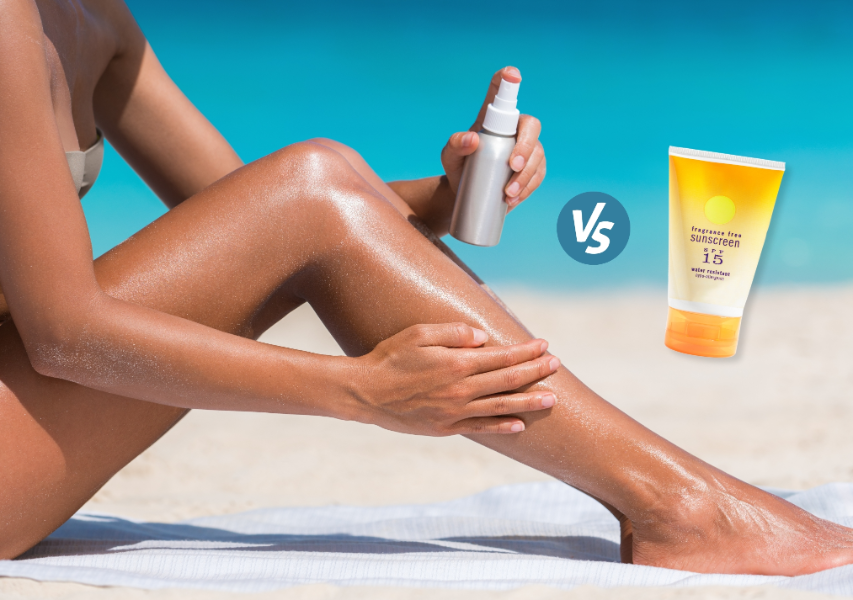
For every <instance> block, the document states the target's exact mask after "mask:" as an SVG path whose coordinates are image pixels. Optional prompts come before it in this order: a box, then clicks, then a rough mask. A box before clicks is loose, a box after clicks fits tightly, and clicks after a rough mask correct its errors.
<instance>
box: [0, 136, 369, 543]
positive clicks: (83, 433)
mask: <svg viewBox="0 0 853 600" xmlns="http://www.w3.org/2000/svg"><path fill="white" fill-rule="evenodd" d="M325 152H326V154H325V155H324V154H323V153H321V154H320V155H318V154H317V153H316V152H315V150H313V149H312V148H311V147H309V148H308V149H307V150H306V148H305V145H301V146H300V145H297V146H296V147H291V148H289V149H285V150H283V151H280V152H278V153H276V154H275V155H272V156H271V157H267V158H266V159H262V160H261V161H257V162H256V163H253V164H251V165H248V166H246V167H244V168H242V169H240V170H238V171H236V172H235V173H233V174H231V175H229V176H228V177H226V178H224V179H223V180H220V181H219V182H217V183H216V184H214V185H213V186H211V187H210V188H208V189H207V190H205V191H203V192H201V193H200V194H198V195H197V196H195V197H193V198H190V199H189V200H187V201H186V202H185V203H184V204H182V205H180V206H178V207H177V208H175V209H173V210H172V211H170V212H169V213H167V214H166V215H164V216H163V217H161V218H160V219H158V220H157V221H155V222H154V223H152V224H151V225H149V226H148V227H146V228H145V229H143V230H142V231H140V232H139V233H137V234H136V235H134V236H133V237H132V238H130V239H129V240H127V241H126V242H124V243H123V244H121V245H120V246H118V247H117V248H115V249H113V250H112V251H110V252H109V253H107V254H105V255H104V256H102V257H100V258H99V259H98V260H96V261H95V268H96V273H97V277H98V280H99V282H100V284H101V286H102V287H103V289H104V290H105V291H106V292H107V293H109V294H110V295H112V296H115V297H118V298H122V299H125V300H128V301H131V302H134V303H137V304H141V305H145V306H148V307H151V308H154V309H157V310H160V311H163V312H167V313H171V314H174V315H177V316H181V317H184V318H186V319H191V320H193V321H196V322H199V323H202V324H205V325H208V326H210V327H213V328H216V329H219V330H222V331H226V332H230V333H233V334H235V335H241V336H246V337H257V336H258V335H260V333H262V332H263V331H264V330H265V329H266V328H267V327H269V326H270V325H271V324H273V323H275V322H276V321H277V320H279V319H280V318H282V317H283V316H284V315H285V314H287V313H288V312H289V311H291V310H293V309H294V308H296V307H297V306H299V305H300V304H301V303H302V302H303V300H302V299H301V298H299V297H297V296H295V295H293V294H292V293H290V292H288V290H287V286H284V285H283V282H285V281H287V280H288V279H291V278H293V277H294V276H295V275H296V274H298V273H299V272H301V271H302V270H304V269H306V268H310V264H311V261H310V257H311V256H313V253H314V250H312V248H311V244H310V239H311V238H310V235H308V234H306V231H307V230H306V227H308V226H309V225H310V222H309V221H310V215H311V214H312V213H311V210H310V206H311V202H315V199H312V198H309V199H307V200H306V198H305V197H304V194H302V192H301V191H300V187H305V185H304V184H305V177H306V175H305V171H306V168H307V167H306V163H311V162H312V161H313V162H314V163H316V162H318V161H320V162H322V161H323V160H325V159H329V158H331V159H332V162H335V161H334V157H335V156H338V157H339V155H337V154H336V153H333V152H331V151H328V150H325ZM332 154H334V156H331V157H330V156H327V155H332ZM339 162H342V161H339ZM309 166H310V165H309ZM315 166H316V165H315ZM340 166H341V165H340V164H334V165H329V164H327V165H325V168H326V171H323V170H322V169H321V172H320V173H319V174H317V173H315V175H317V176H318V177H319V176H331V175H335V176H342V177H346V176H347V173H346V172H345V171H340V170H339V169H338V167H340ZM332 167H334V169H338V170H337V171H335V172H334V173H332V172H331V171H330V170H329V169H332ZM359 179H360V178H359ZM309 183H310V182H309ZM314 183H316V182H314ZM282 190H285V191H282ZM306 222H309V223H308V224H307V225H306ZM184 414H186V411H185V410H183V409H179V408H173V407H169V406H163V405H159V404H154V403H149V402H142V401H138V400H132V399H128V398H124V397H120V396H115V395H111V394H108V393H104V392H99V391H95V390H91V389H88V388H84V387H82V386H79V385H76V384H74V383H71V382H68V381H63V380H58V379H51V378H49V377H44V376H41V375H39V374H38V373H36V372H35V371H34V370H33V369H32V367H31V366H30V362H29V360H28V357H27V355H26V352H25V350H24V347H23V344H22V342H21V339H20V337H19V336H18V332H17V330H16V328H15V324H14V322H13V321H7V322H6V323H4V324H2V325H0V515H2V518H0V558H8V557H12V556H16V555H18V554H20V553H21V552H23V551H25V550H26V549H27V548H29V547H30V546H32V545H33V544H35V543H36V542H38V541H39V540H40V539H42V538H43V537H44V536H46V535H47V534H49V533H50V532H51V531H53V529H55V528H56V527H58V526H59V525H60V524H61V523H63V522H64V521H65V520H66V519H67V518H69V517H70V516H71V515H72V514H73V513H74V512H75V511H76V510H77V509H78V508H79V507H80V506H82V504H83V503H85V502H86V501H87V500H88V499H89V498H90V497H91V496H92V495H93V494H94V493H95V492H96V491H97V490H98V489H99V488H100V487H101V486H103V485H104V483H106V482H107V481H108V480H109V479H110V478H111V477H112V476H113V475H114V474H115V473H116V472H117V471H118V470H120V469H121V468H122V467H123V466H125V465H126V464H127V463H128V462H129V461H131V460H132V459H133V458H134V457H136V456H137V455H138V454H139V453H140V452H142V451H143V450H144V449H145V448H147V447H148V446H150V445H151V444H152V443H154V442H155V441H156V440H157V439H158V438H159V437H160V436H162V435H163V434H164V433H165V432H166V431H168V430H169V429H170V428H171V427H172V426H174V424H175V423H177V421H178V420H180V418H181V417H182V416H183V415H184Z"/></svg>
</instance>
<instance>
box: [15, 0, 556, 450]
mask: <svg viewBox="0 0 853 600" xmlns="http://www.w3.org/2000/svg"><path fill="white" fill-rule="evenodd" d="M50 76H51V73H50V70H49V67H48V65H47V62H46V59H45V38H44V34H43V31H42V27H41V22H40V17H39V13H38V10H37V8H36V6H35V3H34V2H33V0H0V140H2V143H0V285H2V289H3V291H4V292H5V296H6V300H7V302H8V305H9V310H10V313H11V316H12V318H13V320H14V323H15V326H17V328H18V331H19V332H20V335H21V338H22V340H23V342H24V345H25V348H26V351H27V354H28V356H29V358H30V361H31V363H32V365H33V367H34V368H35V369H36V370H37V371H38V372H39V373H41V374H43V375H46V376H49V377H56V378H60V379H66V380H69V381H73V382H76V383H79V384H81V385H84V386H86V387H90V388H93V389H98V390H103V391H107V392H111V393H114V394H120V395H123V396H127V397H131V398H137V399H140V400H147V401H151V402H157V403H160V404H167V405H173V406H179V407H186V408H208V409H228V410H250V411H259V412H287V413H297V414H315V415H326V416H334V417H338V418H344V419H356V420H360V421H366V422H375V420H374V419H375V418H377V415H380V414H382V415H383V418H384V419H385V421H384V422H385V423H393V422H395V420H394V419H395V418H396V417H393V416H392V417H391V419H390V421H389V420H388V419H389V408H388V406H387V405H386V406H381V405H380V404H381V403H386V404H387V403H388V402H391V403H392V404H393V403H394V402H396V403H397V405H400V406H403V407H405V406H409V405H410V404H411V402H409V400H408V399H413V400H415V401H416V403H419V404H420V405H421V407H422V410H421V411H420V412H419V413H418V414H420V415H421V418H420V419H416V420H414V421H411V419H410V420H409V421H407V420H406V416H405V414H404V413H405V410H403V411H402V412H400V411H397V410H396V409H394V410H391V411H390V412H391V413H392V414H397V415H398V416H399V417H400V418H399V419H398V420H397V421H396V422H398V423H399V427H400V428H401V429H404V430H410V431H412V432H418V433H431V434H433V435H437V434H449V433H464V432H467V431H469V430H470V431H476V430H478V429H481V428H482V427H483V426H484V422H483V421H484V420H483V419H479V420H477V419H470V418H466V419H465V422H464V423H463V424H462V425H459V423H460V422H462V420H463V419H461V418H457V417H461V416H463V413H465V412H466V409H465V403H466V402H468V401H470V400H471V399H473V398H468V400H464V401H463V397H462V396H472V395H474V396H477V397H479V396H483V395H486V394H489V393H494V392H485V391H482V390H483V389H485V388H486V387H494V385H493V384H494V380H495V379H496V378H500V377H505V378H506V380H507V381H513V382H514V383H520V384H522V385H523V383H525V382H529V381H534V380H535V379H538V378H540V377H542V376H544V375H546V374H547V373H548V372H550V371H547V364H548V358H547V357H543V359H539V360H535V359H538V357H540V356H541V355H542V353H543V351H544V347H542V344H541V340H540V341H534V342H531V343H527V344H520V345H517V346H513V347H509V348H507V347H504V348H483V349H477V350H473V349H471V350H462V348H474V347H476V346H479V345H481V344H482V343H483V342H484V341H485V334H482V332H479V333H478V332H477V331H476V330H474V329H472V328H470V327H468V326H466V325H460V326H458V327H456V326H438V325H436V326H425V327H426V329H425V330H419V331H416V332H414V333H412V332H408V333H407V332H405V331H404V332H402V333H401V334H398V335H397V336H394V337H392V338H390V339H389V340H388V341H387V342H383V344H382V345H380V346H381V347H377V349H376V352H375V353H371V355H372V356H371V357H370V360H362V359H350V358H346V357H327V356H319V355H314V354H309V353H305V352H299V351H295V350H289V349H285V348H279V347H276V346H270V345H266V344H262V343H258V342H255V341H252V340H247V339H244V338H241V337H238V336H234V335H229V334H226V333H223V332H220V331H217V330H214V329H212V328H208V327H205V326H202V325H199V324H197V323H194V322H192V321H188V320H185V319H181V318H179V317H175V316H171V315H169V314H166V313H162V312H158V311H155V310H151V309H148V308H145V307H142V306H139V305H135V304H132V303H129V302H125V301H122V300H118V299H115V298H112V297H110V296H108V295H106V294H105V293H104V292H103V291H102V290H101V288H100V287H99V285H98V282H97V280H96V277H95V272H94V268H93V260H92V248H91V244H90V242H89V235H88V230H87V226H86V220H85V218H84V215H83V210H82V207H81V205H80V202H79V200H78V198H77V194H76V190H75V187H74V184H73V181H72V178H71V173H70V171H69V168H68V164H67V162H66V158H65V153H64V150H63V147H62V143H61V140H60V136H59V132H58V128H57V125H56V120H55V117H54V112H53V105H52V96H51V89H50ZM8 115H14V118H9V117H8ZM131 121H132V119H131ZM126 127H127V129H128V130H138V126H137V125H136V124H134V123H132V122H129V123H127V124H126ZM152 127H155V128H156V127H158V126H157V125H156V124H153V125H152ZM143 154H144V153H143ZM212 172H213V170H212V169H211V170H210V171H208V173H212ZM169 179H170V178H169V177H166V178H164V180H169ZM195 206H196V210H197V209H198V206H199V205H195ZM185 208H187V207H186V205H185V206H181V207H180V208H178V209H177V210H181V209H185ZM155 226H156V225H155ZM191 234H192V232H187V235H191ZM4 327H5V325H4ZM422 329H423V328H422ZM478 336H479V337H478ZM448 347H455V348H459V350H451V349H450V348H448ZM509 359H511V362H510V363H509V364H513V363H517V366H515V367H509V368H508V369H501V367H502V366H505V365H506V364H508V363H507V360H509ZM461 361H466V364H471V365H474V364H475V363H476V369H477V372H478V373H487V372H488V373H489V375H490V376H491V375H492V372H494V377H492V378H491V381H490V385H489V386H484V385H483V384H481V383H478V382H481V381H482V378H480V379H478V378H477V377H473V376H466V377H460V376H459V369H458V365H459V364H461ZM368 365H372V366H371V367H370V368H369V369H368ZM543 368H545V369H546V371H547V372H543V371H542V369H543ZM365 370H367V371H369V372H368V373H367V375H366V376H365ZM507 370H509V371H511V373H509V374H510V375H513V376H512V377H506V375H507V373H504V371H507ZM389 384H390V385H391V388H392V392H390V393H388V394H383V395H382V397H381V398H380V397H377V396H376V395H375V393H374V392H376V390H377V389H380V388H378V387H377V385H384V386H388V385H389ZM359 386H368V388H367V389H365V388H364V387H362V388H359ZM451 389H454V390H456V391H455V393H453V394H451V393H450V392H449V391H448V390H451ZM513 389H514V388H513ZM460 391H462V392H464V394H460V393H459V392H460ZM395 397H396V399H395ZM366 398H371V399H377V404H371V403H370V402H366V400H365V399H366ZM448 399H452V401H449V400H448ZM525 400H526V401H527V402H528V403H529V401H530V400H529V398H527V399H525ZM423 406H426V407H427V408H429V410H426V411H424V410H423ZM517 407H518V408H521V407H522V405H521V404H520V403H519V404H518V405H517ZM513 408H516V405H513ZM538 408H541V407H537V409H538ZM470 412H471V411H470V410H468V411H467V413H466V415H467V416H470ZM512 412H518V410H512V409H510V410H509V411H507V407H506V405H505V406H504V408H503V409H502V412H500V414H504V415H506V414H509V413H512ZM454 419H455V420H454ZM451 421H453V422H451ZM517 423H520V421H519V420H518V419H515V418H512V417H506V418H504V419H493V420H490V421H489V423H488V430H489V431H502V432H507V433H509V432H510V431H511V427H512V425H513V424H517Z"/></svg>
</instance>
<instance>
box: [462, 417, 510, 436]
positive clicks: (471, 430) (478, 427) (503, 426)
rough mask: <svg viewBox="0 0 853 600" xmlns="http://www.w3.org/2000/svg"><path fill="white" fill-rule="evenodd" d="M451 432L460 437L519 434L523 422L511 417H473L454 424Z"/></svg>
mask: <svg viewBox="0 0 853 600" xmlns="http://www.w3.org/2000/svg"><path fill="white" fill-rule="evenodd" d="M451 431H452V432H453V433H458V434H461V435H477V434H480V433H499V434H506V433H521V432H522V431H524V421H522V420H521V419H513V418H511V417H474V418H471V419H463V420H462V421H459V422H458V423H456V424H454V425H453V426H452V427H451Z"/></svg>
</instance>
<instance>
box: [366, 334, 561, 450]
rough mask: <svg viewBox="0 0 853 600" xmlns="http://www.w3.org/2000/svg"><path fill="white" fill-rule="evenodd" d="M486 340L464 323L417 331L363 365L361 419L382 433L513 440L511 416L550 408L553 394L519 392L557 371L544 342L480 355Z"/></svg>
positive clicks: (519, 425)
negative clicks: (491, 435)
mask: <svg viewBox="0 0 853 600" xmlns="http://www.w3.org/2000/svg"><path fill="white" fill-rule="evenodd" d="M486 339H487V336H486V334H485V333H484V332H483V331H481V330H479V329H474V328H473V327H469V326H468V325H465V324H463V323H448V324H442V325H415V326H413V327H409V328H408V329H404V330H403V331H401V332H400V333H398V334H397V335H395V336H392V337H390V338H388V339H387V340H385V341H383V342H382V343H380V344H379V345H378V346H376V348H375V349H374V350H373V351H372V352H371V353H369V354H367V355H365V356H363V357H361V358H359V359H356V360H359V361H362V365H361V367H362V368H361V369H360V373H361V377H360V381H359V382H358V383H357V384H356V387H357V389H356V396H357V397H358V400H359V402H360V403H361V409H362V411H363V418H360V419H359V420H362V421H365V422H369V423H372V424H374V425H379V426H380V427H384V428H385V429H390V430H392V431H399V432H401V433H412V434H419V435H430V436H445V435H453V434H457V433H462V434H473V433H518V432H520V431H523V430H524V422H523V421H521V419H519V418H517V417H512V416H508V415H512V414H514V413H523V412H531V411H536V410H543V409H546V408H550V407H552V406H553V405H554V403H555V402H556V398H555V397H554V395H553V394H552V393H551V392H546V391H530V392H517V391H514V390H518V388H520V387H523V386H526V385H529V384H532V383H534V382H536V381H538V380H540V379H542V378H543V377H547V376H548V375H550V374H551V373H553V372H554V371H556V370H557V367H559V366H560V361H559V359H558V358H557V357H555V356H550V355H546V354H545V350H546V349H547V347H548V344H547V342H545V341H544V340H539V339H536V340H531V341H529V342H526V343H524V344H516V345H514V346H493V347H489V348H481V347H479V346H482V344H483V343H484V342H485V341H486Z"/></svg>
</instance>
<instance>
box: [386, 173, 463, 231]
mask: <svg viewBox="0 0 853 600" xmlns="http://www.w3.org/2000/svg"><path fill="white" fill-rule="evenodd" d="M388 187H390V188H391V189H392V190H394V192H395V193H396V194H397V195H398V196H400V197H401V198H402V199H403V200H404V201H405V202H406V204H408V205H409V207H410V208H411V209H412V211H413V212H414V213H415V214H416V215H417V216H418V218H420V219H421V220H422V221H423V222H424V223H426V224H427V226H429V228H430V229H431V230H432V231H433V232H434V233H435V234H436V235H437V236H439V237H441V236H444V235H446V234H447V233H448V232H449V231H450V218H451V216H452V215H453V204H454V203H455V202H456V195H455V194H454V193H453V190H451V188H450V184H449V183H448V181H447V177H445V176H444V175H442V176H435V177H426V178H424V179H413V180H408V181H392V182H391V183H389V184H388Z"/></svg>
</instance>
